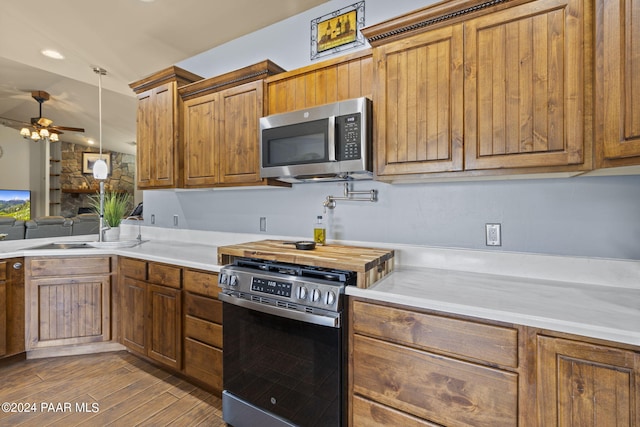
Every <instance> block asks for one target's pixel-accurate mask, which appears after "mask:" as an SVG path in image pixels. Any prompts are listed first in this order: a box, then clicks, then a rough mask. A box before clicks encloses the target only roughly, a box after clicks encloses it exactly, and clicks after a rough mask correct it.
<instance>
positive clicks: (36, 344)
mask: <svg viewBox="0 0 640 427" xmlns="http://www.w3.org/2000/svg"><path fill="white" fill-rule="evenodd" d="M110 283H111V279H110V276H108V275H104V276H74V277H71V278H67V277H51V278H38V279H31V280H30V282H29V305H30V307H29V316H28V321H29V337H28V343H27V345H28V346H29V349H34V348H41V347H51V346H58V345H70V344H82V343H91V342H101V341H109V340H110V339H111V304H110V302H111V286H110Z"/></svg>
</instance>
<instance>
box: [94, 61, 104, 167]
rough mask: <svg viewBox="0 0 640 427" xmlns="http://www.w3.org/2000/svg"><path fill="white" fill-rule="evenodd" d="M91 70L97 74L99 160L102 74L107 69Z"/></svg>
mask: <svg viewBox="0 0 640 427" xmlns="http://www.w3.org/2000/svg"><path fill="white" fill-rule="evenodd" d="M93 71H94V72H95V73H96V74H97V75H98V128H99V131H98V134H99V137H100V141H99V144H100V160H102V76H104V75H105V74H107V70H105V69H104V68H100V67H94V68H93Z"/></svg>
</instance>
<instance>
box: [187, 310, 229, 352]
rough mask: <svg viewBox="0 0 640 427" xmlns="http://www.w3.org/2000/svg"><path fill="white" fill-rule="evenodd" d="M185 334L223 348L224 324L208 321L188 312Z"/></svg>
mask: <svg viewBox="0 0 640 427" xmlns="http://www.w3.org/2000/svg"><path fill="white" fill-rule="evenodd" d="M184 335H185V337H188V338H193V339H195V340H198V341H202V342H203V343H205V344H209V345H212V346H214V347H218V348H222V326H221V325H219V324H217V323H213V322H207V321H206V320H202V319H198V318H197V317H193V316H189V315H188V314H187V315H186V316H185V318H184Z"/></svg>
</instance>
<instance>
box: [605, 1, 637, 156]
mask: <svg viewBox="0 0 640 427" xmlns="http://www.w3.org/2000/svg"><path fill="white" fill-rule="evenodd" d="M595 21H596V37H595V40H596V45H595V48H596V71H595V75H596V79H595V93H596V102H595V112H596V114H595V130H596V142H597V145H596V147H597V150H596V160H597V164H598V166H599V167H610V166H629V165H638V164H640V43H638V40H640V1H638V0H606V1H605V0H597V1H596V16H595Z"/></svg>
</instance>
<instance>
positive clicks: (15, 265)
mask: <svg viewBox="0 0 640 427" xmlns="http://www.w3.org/2000/svg"><path fill="white" fill-rule="evenodd" d="M21 268H22V263H21V262H16V263H14V264H13V269H14V270H20V269H21Z"/></svg>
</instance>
